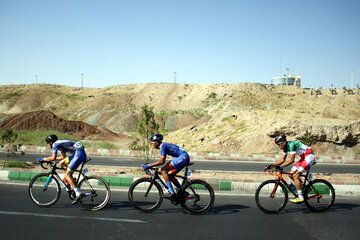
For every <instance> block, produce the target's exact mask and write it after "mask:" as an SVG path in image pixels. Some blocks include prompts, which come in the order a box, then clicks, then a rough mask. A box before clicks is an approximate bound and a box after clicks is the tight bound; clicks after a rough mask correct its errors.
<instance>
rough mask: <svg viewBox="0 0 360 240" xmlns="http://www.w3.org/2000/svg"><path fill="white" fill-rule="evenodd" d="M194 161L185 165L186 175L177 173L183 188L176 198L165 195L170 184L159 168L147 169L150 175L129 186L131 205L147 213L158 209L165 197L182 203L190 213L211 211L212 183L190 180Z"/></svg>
mask: <svg viewBox="0 0 360 240" xmlns="http://www.w3.org/2000/svg"><path fill="white" fill-rule="evenodd" d="M191 165H193V163H190V164H188V165H187V166H186V167H185V174H184V176H180V175H176V177H178V178H181V179H182V184H181V190H180V191H179V192H177V193H176V194H175V198H174V199H169V198H167V197H165V196H164V191H165V192H167V191H168V186H167V185H166V184H165V183H164V181H163V180H162V179H161V178H160V176H159V175H161V173H160V172H159V168H152V169H153V170H154V172H151V171H149V170H145V172H146V174H148V175H150V177H149V178H148V177H144V178H140V179H138V180H136V181H135V182H134V183H133V184H132V185H131V186H130V188H129V192H128V198H129V201H130V203H131V205H132V206H133V207H134V208H136V209H138V210H140V211H142V212H146V213H150V212H154V211H155V210H157V209H158V208H159V207H160V206H161V204H162V202H163V199H164V198H166V199H169V200H170V201H171V203H172V204H174V205H178V204H180V205H181V206H182V208H183V209H184V210H185V211H186V212H187V213H190V214H195V215H200V214H204V213H206V212H207V211H209V210H210V209H211V208H212V206H213V205H214V201H215V194H214V190H213V188H212V187H211V185H210V184H208V183H207V182H205V181H203V180H199V179H197V180H190V179H189V177H190V176H191V173H192V172H191V170H189V169H188V167H189V166H191Z"/></svg>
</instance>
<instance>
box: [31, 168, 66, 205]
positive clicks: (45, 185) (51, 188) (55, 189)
mask: <svg viewBox="0 0 360 240" xmlns="http://www.w3.org/2000/svg"><path fill="white" fill-rule="evenodd" d="M28 193H29V196H30V199H31V200H32V201H33V203H35V204H36V205H37V206H39V207H50V206H51V205H54V204H55V203H56V202H57V201H58V200H59V198H60V193H61V188H60V184H59V182H58V181H57V179H56V178H54V177H53V176H49V174H48V173H41V174H38V175H36V176H35V177H34V178H33V179H31V181H30V183H29V187H28Z"/></svg>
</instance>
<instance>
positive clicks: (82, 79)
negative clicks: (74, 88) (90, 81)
mask: <svg viewBox="0 0 360 240" xmlns="http://www.w3.org/2000/svg"><path fill="white" fill-rule="evenodd" d="M83 88H84V74H83V73H82V74H81V89H83Z"/></svg>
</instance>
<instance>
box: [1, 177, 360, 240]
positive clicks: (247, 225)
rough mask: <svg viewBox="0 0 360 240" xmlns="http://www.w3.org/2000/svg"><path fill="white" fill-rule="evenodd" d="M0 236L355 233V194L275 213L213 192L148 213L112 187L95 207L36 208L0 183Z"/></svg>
mask: <svg viewBox="0 0 360 240" xmlns="http://www.w3.org/2000/svg"><path fill="white" fill-rule="evenodd" d="M0 196H1V197H0V233H1V239H6V240H12V239H16V240H18V239H52V240H58V239H59V240H60V239H61V240H63V239H77V240H85V239H86V240H89V239H101V240H106V239H129V240H131V239H134V240H135V239H136V240H141V239H158V240H162V239H188V240H199V239H206V240H208V239H292V240H294V239H307V240H311V239H346V240H352V239H359V236H360V228H359V224H360V217H359V216H360V199H356V198H338V199H336V202H335V204H334V206H333V207H332V208H331V209H330V210H328V211H327V212H325V213H321V214H319V213H313V212H310V211H309V210H308V209H307V208H306V207H305V205H303V204H302V205H294V204H291V203H288V205H287V207H286V209H285V210H284V211H283V212H281V213H279V214H277V215H267V214H264V213H262V212H261V211H260V210H259V209H258V208H257V206H256V204H255V201H254V196H225V195H217V196H216V201H215V205H214V207H213V209H212V210H211V211H210V212H208V213H207V214H205V215H201V216H193V215H189V214H186V213H185V212H184V211H183V210H182V209H181V208H180V206H174V205H171V204H170V203H169V202H168V201H164V204H163V205H162V206H161V208H160V209H159V210H158V211H156V212H154V213H150V214H145V213H141V212H139V211H137V210H134V209H133V208H132V207H131V206H130V205H129V203H128V200H127V192H126V189H125V191H115V190H114V189H113V191H112V197H111V200H110V203H109V204H108V206H107V207H106V208H104V209H103V210H101V211H98V212H90V211H86V210H84V209H83V208H82V207H81V206H80V205H75V206H74V205H71V204H70V200H69V199H67V198H66V196H65V194H63V195H62V198H61V199H60V200H59V202H58V203H56V204H55V205H54V206H52V207H50V208H39V207H37V206H36V205H34V204H33V203H32V202H31V200H30V198H29V197H28V195H27V185H18V184H16V185H15V184H11V185H10V184H4V183H2V184H0Z"/></svg>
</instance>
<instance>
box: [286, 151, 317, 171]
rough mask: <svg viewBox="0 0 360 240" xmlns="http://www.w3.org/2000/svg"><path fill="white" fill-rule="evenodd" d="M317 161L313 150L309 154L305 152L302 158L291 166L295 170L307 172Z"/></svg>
mask: <svg viewBox="0 0 360 240" xmlns="http://www.w3.org/2000/svg"><path fill="white" fill-rule="evenodd" d="M314 163H315V155H314V154H313V153H312V152H311V153H309V154H308V155H306V154H303V155H302V156H301V159H300V160H299V161H298V162H297V163H296V164H295V165H294V166H293V167H292V168H291V170H293V171H299V172H301V173H305V172H306V171H307V170H308V169H309V168H310V167H311V166H312V165H314Z"/></svg>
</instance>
